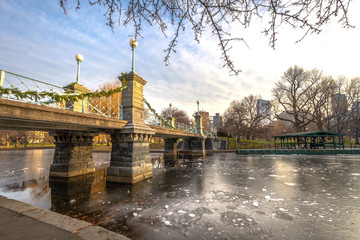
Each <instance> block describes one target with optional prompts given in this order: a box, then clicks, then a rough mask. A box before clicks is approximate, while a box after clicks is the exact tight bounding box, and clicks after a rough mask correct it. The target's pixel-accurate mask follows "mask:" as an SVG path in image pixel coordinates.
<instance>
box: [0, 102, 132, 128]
mask: <svg viewBox="0 0 360 240" xmlns="http://www.w3.org/2000/svg"><path fill="white" fill-rule="evenodd" d="M126 123H127V121H124V120H119V119H113V118H106V117H103V116H99V115H95V114H87V113H81V112H73V111H68V110H63V109H56V108H52V107H47V106H41V105H34V104H30V103H23V102H17V101H12V100H6V99H0V128H6V129H15V130H16V129H23V130H43V131H47V130H55V129H61V130H78V131H102V130H107V129H121V128H123V127H124V126H125V125H126Z"/></svg>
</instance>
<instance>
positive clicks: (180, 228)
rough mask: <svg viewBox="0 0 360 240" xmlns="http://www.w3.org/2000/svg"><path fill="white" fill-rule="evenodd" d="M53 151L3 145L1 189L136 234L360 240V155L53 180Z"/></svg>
mask: <svg viewBox="0 0 360 240" xmlns="http://www.w3.org/2000/svg"><path fill="white" fill-rule="evenodd" d="M53 153H54V150H28V151H9V152H0V194H1V195H4V196H6V197H9V198H13V199H17V200H20V201H24V202H27V203H30V204H33V205H36V206H39V207H42V208H45V209H51V210H53V211H56V212H59V213H62V214H66V215H69V216H71V217H75V218H78V219H81V220H85V221H88V222H91V223H93V224H94V225H100V226H102V227H105V228H107V229H110V230H112V231H115V232H119V233H121V234H123V235H126V236H128V237H130V238H132V239H360V199H359V198H360V182H359V180H360V157H359V156H357V155H338V156H309V155H304V156H301V155H287V156H285V155H284V156H281V155H268V156H258V155H254V156H241V155H235V154H232V153H226V154H225V153H223V154H222V153H220V154H214V155H211V156H207V157H205V158H199V159H193V160H179V161H178V162H177V163H176V165H174V166H167V167H164V166H163V165H162V164H159V163H158V162H155V164H154V166H155V168H154V176H153V178H151V179H148V180H145V181H143V182H140V183H137V184H135V185H127V184H115V183H106V170H105V169H106V167H107V166H108V165H109V158H110V154H109V153H94V159H95V162H96V169H97V171H96V172H95V174H91V175H87V176H82V177H78V178H72V179H70V180H68V181H58V180H55V181H54V180H53V179H52V180H51V181H49V178H48V174H49V166H50V164H51V162H52V157H53Z"/></svg>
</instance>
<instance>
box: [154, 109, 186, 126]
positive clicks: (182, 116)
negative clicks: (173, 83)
mask: <svg viewBox="0 0 360 240" xmlns="http://www.w3.org/2000/svg"><path fill="white" fill-rule="evenodd" d="M171 115H172V117H173V118H175V121H176V122H178V123H184V124H190V118H189V115H188V114H187V113H186V112H185V111H184V110H182V109H179V108H177V107H172V108H171ZM160 116H161V117H162V118H164V119H167V118H169V117H170V107H167V108H164V109H163V110H162V111H161V114H160Z"/></svg>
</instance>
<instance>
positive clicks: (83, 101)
mask: <svg viewBox="0 0 360 240" xmlns="http://www.w3.org/2000/svg"><path fill="white" fill-rule="evenodd" d="M81 111H82V113H84V112H85V98H84V97H83V98H82V109H81Z"/></svg>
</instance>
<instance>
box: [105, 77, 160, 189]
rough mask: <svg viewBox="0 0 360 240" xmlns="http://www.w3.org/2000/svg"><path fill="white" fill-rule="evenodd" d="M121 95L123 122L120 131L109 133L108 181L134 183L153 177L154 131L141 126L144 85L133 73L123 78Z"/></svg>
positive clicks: (142, 123) (144, 125)
mask: <svg viewBox="0 0 360 240" xmlns="http://www.w3.org/2000/svg"><path fill="white" fill-rule="evenodd" d="M126 80H127V81H128V84H127V86H128V87H127V88H126V89H125V90H124V91H123V92H122V105H123V115H124V116H123V119H124V120H126V121H127V124H126V125H125V127H124V128H123V129H121V130H116V131H111V132H110V135H111V142H112V150H111V160H110V167H109V168H108V171H107V181H109V182H121V183H136V182H139V181H142V180H144V179H146V178H149V177H152V163H151V160H150V151H149V142H150V137H151V136H152V135H154V134H155V131H154V130H153V129H151V128H150V127H148V126H147V125H146V124H145V122H144V104H143V89H144V85H145V84H146V81H145V80H144V79H143V78H141V77H140V76H139V75H137V74H136V73H133V72H132V73H129V74H128V75H127V76H126Z"/></svg>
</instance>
